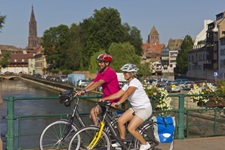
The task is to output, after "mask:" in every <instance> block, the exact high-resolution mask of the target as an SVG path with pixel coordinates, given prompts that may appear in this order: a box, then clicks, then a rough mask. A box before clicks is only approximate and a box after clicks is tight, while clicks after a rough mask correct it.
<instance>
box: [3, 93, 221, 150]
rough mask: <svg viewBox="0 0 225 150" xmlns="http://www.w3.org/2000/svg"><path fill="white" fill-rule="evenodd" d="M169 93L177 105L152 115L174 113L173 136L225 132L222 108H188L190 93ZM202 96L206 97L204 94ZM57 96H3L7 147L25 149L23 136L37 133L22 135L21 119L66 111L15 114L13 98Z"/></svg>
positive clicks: (38, 134) (178, 137)
mask: <svg viewBox="0 0 225 150" xmlns="http://www.w3.org/2000/svg"><path fill="white" fill-rule="evenodd" d="M169 96H170V97H172V101H174V102H175V103H177V106H176V107H174V109H172V110H168V111H157V110H156V111H155V112H154V115H172V116H175V118H176V133H175V138H177V139H181V140H182V139H184V138H185V137H186V138H188V137H194V136H198V137H199V136H216V135H225V131H223V129H224V128H225V118H223V117H221V113H223V109H222V108H217V107H215V108H208V107H205V108H199V107H196V108H194V109H191V108H190V107H185V106H187V105H188V102H187V101H185V98H188V97H190V96H193V95H187V94H176V95H169ZM194 96H198V95H194ZM201 96H202V95H201ZM204 96H207V95H204ZM57 98H58V97H25V98H16V97H8V98H6V99H4V100H6V101H7V115H6V116H5V119H6V121H7V133H6V135H5V138H6V143H7V144H6V149H7V150H14V149H25V148H22V147H21V139H22V137H24V136H31V137H32V136H40V134H41V131H40V132H37V131H35V130H34V133H30V134H23V133H22V132H21V130H22V129H21V121H22V120H23V119H28V118H30V119H33V120H34V119H37V118H40V117H59V118H58V119H60V118H63V117H65V115H66V114H44V115H39V114H36V115H18V114H15V113H14V109H15V101H20V100H40V99H41V100H56V99H57ZM80 98H81V99H96V98H100V96H82V97H80ZM177 98H178V99H177ZM153 106H154V104H153ZM153 110H154V109H153ZM88 113H89V112H88ZM88 113H82V114H81V115H87V114H88ZM15 120H17V121H18V127H17V130H18V131H16V132H15ZM37 123H38V122H37ZM201 131H202V133H201ZM35 132H36V133H35ZM15 141H17V142H15ZM37 142H38V141H37ZM15 143H16V145H15ZM15 147H16V148H15ZM32 148H37V147H32ZM29 149H31V147H29Z"/></svg>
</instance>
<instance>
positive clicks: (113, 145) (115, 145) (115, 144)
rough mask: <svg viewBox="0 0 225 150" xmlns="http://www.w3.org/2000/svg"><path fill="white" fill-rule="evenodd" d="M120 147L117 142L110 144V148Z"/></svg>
mask: <svg viewBox="0 0 225 150" xmlns="http://www.w3.org/2000/svg"><path fill="white" fill-rule="evenodd" d="M119 146H120V143H119V142H116V143H113V144H112V147H119Z"/></svg>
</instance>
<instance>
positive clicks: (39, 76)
mask: <svg viewBox="0 0 225 150" xmlns="http://www.w3.org/2000/svg"><path fill="white" fill-rule="evenodd" d="M33 76H34V77H35V78H41V74H39V73H36V74H34V75H33Z"/></svg>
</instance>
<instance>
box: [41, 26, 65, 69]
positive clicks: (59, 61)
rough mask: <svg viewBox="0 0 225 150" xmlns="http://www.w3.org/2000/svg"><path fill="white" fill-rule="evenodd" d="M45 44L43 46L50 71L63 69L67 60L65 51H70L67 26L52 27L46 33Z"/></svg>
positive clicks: (44, 36)
mask: <svg viewBox="0 0 225 150" xmlns="http://www.w3.org/2000/svg"><path fill="white" fill-rule="evenodd" d="M42 40H43V42H42V43H41V45H42V46H43V48H44V54H45V55H46V61H47V63H48V64H50V66H51V68H50V69H56V68H63V66H64V64H65V62H66V61H67V59H66V53H65V50H67V49H68V46H69V44H68V42H69V28H68V26H66V25H59V26H58V27H51V28H50V29H49V30H46V31H45V32H44V35H43V38H42Z"/></svg>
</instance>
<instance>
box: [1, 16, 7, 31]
mask: <svg viewBox="0 0 225 150" xmlns="http://www.w3.org/2000/svg"><path fill="white" fill-rule="evenodd" d="M5 18H6V16H1V15H0V29H2V28H3V24H4V23H5Z"/></svg>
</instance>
